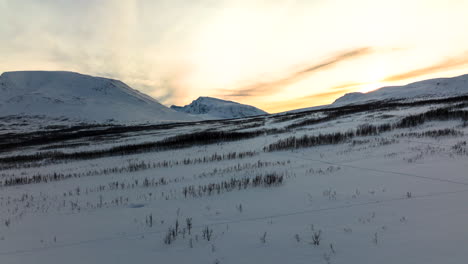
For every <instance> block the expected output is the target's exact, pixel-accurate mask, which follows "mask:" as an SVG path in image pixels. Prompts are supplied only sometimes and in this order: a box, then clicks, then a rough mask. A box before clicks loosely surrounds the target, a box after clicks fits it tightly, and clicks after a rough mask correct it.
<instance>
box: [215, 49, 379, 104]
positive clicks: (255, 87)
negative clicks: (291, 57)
mask: <svg viewBox="0 0 468 264" xmlns="http://www.w3.org/2000/svg"><path fill="white" fill-rule="evenodd" d="M372 52H373V50H372V48H369V47H363V48H358V49H354V50H351V51H345V52H342V53H339V54H337V55H335V56H333V57H331V58H329V59H327V60H326V61H323V62H321V63H318V64H314V65H312V66H308V67H305V68H303V69H301V70H299V71H295V72H293V73H291V74H289V75H288V76H286V77H283V78H281V79H279V80H274V81H270V82H260V83H255V84H252V85H248V86H245V87H241V88H239V89H235V90H228V94H224V95H222V96H225V97H250V96H259V95H264V94H266V93H269V94H271V93H273V92H278V91H279V90H281V89H282V88H283V87H285V86H287V85H289V84H292V83H295V82H297V81H299V80H302V79H304V78H306V77H308V76H309V75H311V74H313V73H315V72H317V71H321V70H324V69H327V68H330V67H333V66H335V65H336V64H338V63H340V62H343V61H346V60H350V59H352V58H356V57H359V56H363V55H367V54H370V53H372ZM224 92H226V90H224Z"/></svg>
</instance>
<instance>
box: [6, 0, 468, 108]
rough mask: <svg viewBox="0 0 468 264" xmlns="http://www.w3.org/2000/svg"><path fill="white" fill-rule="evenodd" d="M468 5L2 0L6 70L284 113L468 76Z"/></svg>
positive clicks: (168, 100)
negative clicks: (82, 77)
mask: <svg viewBox="0 0 468 264" xmlns="http://www.w3.org/2000/svg"><path fill="white" fill-rule="evenodd" d="M467 12H468V0H404V1H403V0H353V1H351V0H349V1H348V0H341V1H337V0H336V1H335V0H0V72H5V71H19V70H62V71H75V72H80V73H83V74H90V75H94V76H102V77H109V78H114V79H119V80H122V81H123V82H125V83H127V84H128V85H130V86H131V87H132V88H135V89H138V90H140V91H142V92H144V93H147V94H149V95H151V96H153V97H154V98H156V99H158V100H159V101H160V102H161V103H163V104H165V105H168V106H169V105H171V104H176V105H185V104H189V103H190V102H191V101H192V100H195V99H196V98H197V97H199V96H212V97H217V98H221V99H226V100H233V101H237V102H240V103H245V104H251V105H254V106H257V107H259V108H261V109H264V110H266V111H268V112H271V113H275V112H281V111H286V110H292V109H298V108H303V107H310V106H316V105H323V104H329V103H332V102H333V101H334V100H335V99H336V98H338V97H340V96H342V95H344V94H345V93H349V92H368V91H371V90H374V89H377V88H379V87H382V86H389V85H402V84H406V83H410V82H414V81H418V80H423V79H429V78H438V77H452V76H457V75H461V74H466V73H468V34H466V29H468V15H467Z"/></svg>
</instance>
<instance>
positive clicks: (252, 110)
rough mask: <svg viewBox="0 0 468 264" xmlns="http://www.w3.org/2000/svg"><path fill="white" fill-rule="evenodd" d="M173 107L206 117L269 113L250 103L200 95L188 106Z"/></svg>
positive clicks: (238, 116) (227, 117)
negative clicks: (245, 103)
mask: <svg viewBox="0 0 468 264" xmlns="http://www.w3.org/2000/svg"><path fill="white" fill-rule="evenodd" d="M171 108H172V109H174V110H176V111H179V112H184V113H188V114H193V115H200V116H202V117H204V118H205V119H230V118H240V117H249V116H258V115H264V114H267V113H266V112H265V111H263V110H260V109H258V108H256V107H253V106H250V105H244V104H239V103H236V102H232V101H225V100H221V99H217V98H212V97H199V98H198V99H197V100H195V101H193V102H192V103H191V104H189V105H186V106H175V105H173V106H171Z"/></svg>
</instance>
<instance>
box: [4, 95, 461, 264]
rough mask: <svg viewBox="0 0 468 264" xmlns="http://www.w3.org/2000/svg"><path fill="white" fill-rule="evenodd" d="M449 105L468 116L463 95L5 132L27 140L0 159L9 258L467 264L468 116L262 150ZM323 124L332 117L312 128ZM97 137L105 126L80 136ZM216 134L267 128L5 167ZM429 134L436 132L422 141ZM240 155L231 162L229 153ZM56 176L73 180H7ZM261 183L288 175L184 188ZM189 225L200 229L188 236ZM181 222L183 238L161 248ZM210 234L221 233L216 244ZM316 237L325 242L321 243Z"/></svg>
mask: <svg viewBox="0 0 468 264" xmlns="http://www.w3.org/2000/svg"><path fill="white" fill-rule="evenodd" d="M460 104H462V105H460ZM447 107H448V108H449V109H451V110H450V111H452V110H453V111H456V110H457V109H458V110H460V109H461V110H463V109H465V108H466V99H463V98H461V99H459V100H456V102H452V101H449V102H447V101H441V102H438V103H428V104H417V105H410V104H408V105H398V106H392V107H389V106H385V107H383V106H382V107H372V108H371V110H362V111H361V110H360V111H351V112H346V111H345V112H344V113H343V114H342V115H338V116H337V117H336V118H330V119H321V118H326V117H327V116H330V115H334V114H336V112H335V111H328V110H316V111H312V112H301V113H292V114H285V115H275V116H263V117H255V118H246V119H238V120H221V121H209V122H206V121H205V122H198V123H192V124H179V125H176V126H174V127H158V128H156V127H148V128H146V129H142V130H136V129H135V128H132V127H129V128H128V130H125V131H124V132H119V133H110V132H106V133H103V134H102V135H99V136H96V135H94V134H93V135H92V136H82V137H76V138H71V139H66V140H55V141H54V140H51V141H48V142H46V143H40V142H39V143H37V142H36V143H34V142H33V143H34V144H32V143H31V142H32V141H28V140H29V139H30V138H31V137H30V136H27V137H26V136H24V133H26V129H25V131H23V132H15V133H16V134H15V135H16V137H15V138H17V139H18V140H17V141H15V142H10V141H8V140H7V138H8V137H7V136H4V137H3V138H2V142H3V143H5V144H6V143H11V144H13V143H14V144H17V145H13V146H14V147H11V145H10V147H11V149H8V150H6V151H5V150H4V151H3V152H1V153H0V165H1V170H0V176H1V180H2V186H1V187H0V188H1V191H0V220H1V222H0V263H7V264H10V263H11V264H13V263H130V262H133V263H146V262H150V263H222V264H224V263H278V264H279V263H281V264H282V263H346V264H349V263H425V264H426V263H465V262H466V260H467V259H468V252H466V250H465V245H466V244H467V243H468V229H467V228H466V223H467V222H468V210H467V206H466V204H467V202H468V174H467V171H468V149H467V147H466V140H467V138H466V135H467V133H468V126H467V122H466V120H463V119H460V118H448V119H446V120H428V121H426V122H424V123H421V124H418V125H415V126H411V127H395V128H394V129H393V130H390V131H385V132H380V133H374V134H370V135H363V136H355V137H353V138H350V139H346V140H343V141H341V142H337V143H336V144H319V145H315V146H309V147H300V146H295V147H293V148H291V149H286V150H280V151H272V152H269V151H265V149H264V147H266V146H268V145H269V144H272V143H275V142H278V140H282V139H287V138H290V137H296V138H301V137H302V136H303V135H308V136H316V135H319V134H322V135H323V134H331V133H335V132H346V131H354V130H356V129H358V128H359V127H360V126H362V125H365V124H370V125H375V126H379V125H382V124H397V123H399V122H401V120H403V119H404V118H405V117H407V116H410V115H417V114H421V113H426V112H428V111H431V110H434V109H439V108H447ZM316 119H321V120H322V121H320V122H319V121H317V122H312V123H310V124H307V123H304V121H307V120H316ZM301 123H302V125H298V124H301ZM100 129H103V130H105V129H106V128H105V127H104V128H100ZM445 129H447V130H445ZM39 130H40V129H39ZM43 130H44V131H49V130H45V128H43ZM91 130H96V128H92V127H91V128H82V129H79V130H76V131H74V132H73V133H78V131H91ZM15 131H16V130H15ZM50 131H51V130H50ZM53 131H54V132H53V134H60V133H65V132H64V131H63V130H62V129H61V128H58V129H56V130H53ZM213 131H214V132H216V131H224V132H225V133H228V134H229V133H242V132H245V133H247V132H255V131H260V133H259V134H256V135H255V136H252V137H247V138H242V139H238V140H233V139H232V138H229V140H219V141H216V140H214V139H213V141H209V142H207V141H206V140H205V139H200V140H199V141H197V140H195V141H194V142H195V143H194V144H192V145H189V146H181V145H179V146H178V147H177V148H169V149H158V148H155V149H146V150H145V151H140V152H138V153H133V154H126V153H120V154H118V155H102V156H99V157H93V158H83V159H74V158H69V159H60V158H54V156H53V155H54V154H53V153H51V154H50V155H51V156H50V157H49V158H48V157H47V155H45V158H43V159H42V158H41V159H36V160H34V161H30V160H27V159H26V158H25V159H24V160H20V159H18V157H16V159H18V161H16V162H11V160H10V161H8V159H7V158H8V157H10V158H11V157H15V155H32V154H35V153H44V152H47V151H59V152H63V153H76V152H85V151H96V150H108V149H110V148H112V147H115V146H124V145H129V144H133V145H138V144H144V143H148V142H159V141H161V140H164V139H168V138H171V137H174V136H177V135H187V134H196V133H197V132H202V133H203V132H213ZM431 131H436V132H434V133H425V132H431ZM437 131H439V132H437ZM440 131H448V133H444V132H440ZM67 133H68V132H67ZM49 134H51V133H45V135H49ZM67 135H68V134H67ZM33 136H35V135H33ZM10 137H11V134H10ZM40 138H41V139H44V138H45V136H44V135H42V134H41V135H40ZM28 142H29V143H28ZM192 143H193V142H192ZM234 152H235V153H236V155H235V157H233V158H220V157H222V156H223V155H224V157H227V155H228V154H229V153H231V155H232V153H234ZM240 153H244V154H245V155H242V156H241V157H240V155H239V154H240ZM29 158H30V159H34V157H31V156H29ZM7 161H8V162H7ZM145 164H148V166H146V165H145ZM54 173H55V174H57V175H59V174H64V175H75V176H76V177H70V178H67V179H63V180H57V181H48V182H39V183H30V184H13V185H7V184H5V181H6V180H11V179H17V178H31V177H34V176H37V175H53V174H54ZM259 175H261V176H266V175H276V176H282V177H283V178H282V182H281V183H279V184H271V185H268V184H260V185H258V186H253V185H246V187H242V188H237V187H236V188H233V189H229V190H227V189H222V190H221V191H219V193H218V192H217V191H213V192H211V193H210V194H207V193H206V192H198V194H197V192H195V194H194V195H190V194H189V195H188V196H186V195H185V194H184V188H185V187H190V186H194V188H195V189H196V190H199V189H198V188H199V186H202V187H203V186H205V187H206V186H209V184H217V183H223V184H224V183H225V182H230V181H232V180H231V179H233V180H239V179H253V178H255V177H256V176H259ZM145 182H146V183H145ZM187 218H189V219H192V223H193V224H192V228H191V232H190V234H189V233H188V226H187V223H186V221H187ZM176 222H177V223H178V224H179V226H178V231H177V232H176V234H175V236H174V238H173V239H172V240H171V242H170V243H165V241H166V242H167V240H165V238H167V235H168V231H169V230H171V228H175V226H176ZM204 230H208V232H212V233H210V234H211V236H210V238H209V240H208V239H207V238H206V235H205V236H204V233H205V232H204ZM319 232H320V243H319V245H314V244H313V235H314V233H315V234H318V233H319ZM169 235H170V234H169Z"/></svg>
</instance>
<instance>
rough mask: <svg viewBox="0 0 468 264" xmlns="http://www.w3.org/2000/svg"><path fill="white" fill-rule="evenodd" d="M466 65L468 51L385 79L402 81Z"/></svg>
mask: <svg viewBox="0 0 468 264" xmlns="http://www.w3.org/2000/svg"><path fill="white" fill-rule="evenodd" d="M464 65H468V52H465V53H464V54H462V55H461V56H458V57H454V58H449V59H447V60H444V61H441V62H439V63H437V64H434V65H432V66H429V67H424V68H419V69H416V70H412V71H409V72H405V73H401V74H397V75H393V76H390V77H387V78H385V79H384V80H383V81H385V82H394V81H400V80H405V79H410V78H414V77H419V76H423V75H427V74H431V73H437V72H440V71H444V70H452V69H455V68H458V67H460V66H464Z"/></svg>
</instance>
